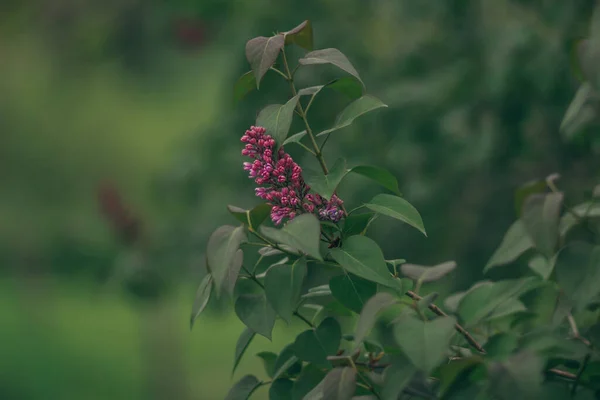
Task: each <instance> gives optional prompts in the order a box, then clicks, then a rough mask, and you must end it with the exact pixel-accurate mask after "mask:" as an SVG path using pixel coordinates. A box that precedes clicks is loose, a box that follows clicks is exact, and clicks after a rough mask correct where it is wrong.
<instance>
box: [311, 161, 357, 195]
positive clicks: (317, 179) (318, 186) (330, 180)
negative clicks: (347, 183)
mask: <svg viewBox="0 0 600 400" xmlns="http://www.w3.org/2000/svg"><path fill="white" fill-rule="evenodd" d="M347 173H348V170H347V169H346V160H344V159H343V158H340V159H338V160H337V161H336V162H335V163H334V164H333V167H331V169H330V170H329V174H327V175H324V174H323V172H322V171H316V170H312V169H309V168H305V169H304V170H303V176H304V180H305V181H306V183H307V184H308V186H310V188H311V189H312V190H314V191H315V192H316V193H318V194H320V195H321V196H323V197H324V198H325V199H327V200H329V199H331V196H332V195H333V193H334V192H335V190H336V189H337V187H338V185H339V184H340V182H341V181H342V179H344V176H346V174H347Z"/></svg>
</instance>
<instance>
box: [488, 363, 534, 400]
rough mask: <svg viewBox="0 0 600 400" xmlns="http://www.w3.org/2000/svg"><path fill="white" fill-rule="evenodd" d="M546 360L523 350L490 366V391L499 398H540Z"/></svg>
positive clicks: (506, 399) (513, 399)
mask: <svg viewBox="0 0 600 400" xmlns="http://www.w3.org/2000/svg"><path fill="white" fill-rule="evenodd" d="M543 367H544V361H543V360H542V359H541V358H539V357H538V356H536V355H534V354H532V353H528V352H522V353H518V354H515V355H513V356H512V357H510V358H509V359H508V360H506V361H504V362H496V363H493V364H491V365H490V366H489V368H488V374H489V377H490V392H491V393H492V394H493V395H494V397H495V398H498V399H499V400H515V399H539V398H541V397H539V391H540V387H541V385H542V382H543V379H544V376H543V374H542V369H543Z"/></svg>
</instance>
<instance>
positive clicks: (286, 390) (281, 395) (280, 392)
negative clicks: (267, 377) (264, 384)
mask: <svg viewBox="0 0 600 400" xmlns="http://www.w3.org/2000/svg"><path fill="white" fill-rule="evenodd" d="M293 388H294V382H293V381H292V380H290V379H287V378H279V379H277V380H275V381H273V383H271V387H270V388H269V400H289V398H290V397H289V396H290V393H291V392H292V389H293Z"/></svg>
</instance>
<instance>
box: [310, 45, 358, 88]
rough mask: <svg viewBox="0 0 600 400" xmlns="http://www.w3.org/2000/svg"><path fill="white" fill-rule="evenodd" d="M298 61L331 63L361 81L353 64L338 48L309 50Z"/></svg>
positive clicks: (313, 63) (314, 63) (315, 63)
mask: <svg viewBox="0 0 600 400" xmlns="http://www.w3.org/2000/svg"><path fill="white" fill-rule="evenodd" d="M298 62H299V63H300V64H302V65H318V64H332V65H335V66H336V67H338V68H339V69H341V70H343V71H345V72H347V73H349V74H350V75H352V76H354V77H355V78H356V79H358V80H359V81H360V82H361V83H362V79H360V75H359V74H358V72H357V71H356V69H355V68H354V66H353V65H352V64H351V63H350V61H349V60H348V58H347V57H346V56H345V55H344V54H343V53H342V52H341V51H339V50H338V49H333V48H329V49H322V50H315V51H311V52H310V53H307V54H306V55H305V56H304V58H301V59H300V60H298ZM363 85H364V84H363Z"/></svg>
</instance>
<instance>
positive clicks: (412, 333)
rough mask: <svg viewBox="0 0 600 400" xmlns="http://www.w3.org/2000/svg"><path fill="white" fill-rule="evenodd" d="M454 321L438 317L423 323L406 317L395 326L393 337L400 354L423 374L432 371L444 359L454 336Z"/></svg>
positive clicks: (449, 318) (409, 316) (411, 317)
mask: <svg viewBox="0 0 600 400" xmlns="http://www.w3.org/2000/svg"><path fill="white" fill-rule="evenodd" d="M455 324H456V319H454V318H452V317H440V318H436V319H434V320H433V321H428V322H424V321H421V320H419V319H416V318H414V317H413V316H412V315H407V316H406V318H405V319H404V320H403V321H402V322H401V323H398V324H396V325H395V328H394V335H395V338H396V342H397V343H398V346H400V348H401V349H402V352H403V353H404V354H405V355H406V356H407V357H408V358H409V359H410V361H411V362H412V364H413V365H414V366H415V367H417V368H418V369H420V370H422V371H423V372H425V373H429V372H430V371H431V370H432V369H434V368H435V367H436V366H437V365H438V364H439V363H440V362H442V360H443V359H444V357H445V354H446V350H447V349H448V346H449V344H450V339H451V338H452V336H453V335H454V325H455Z"/></svg>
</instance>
